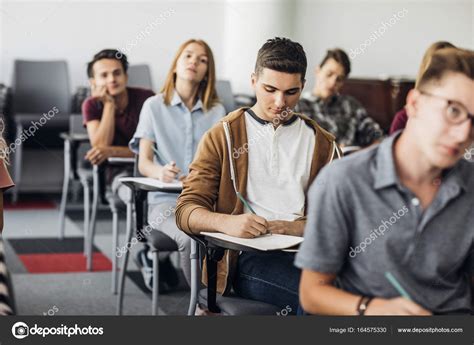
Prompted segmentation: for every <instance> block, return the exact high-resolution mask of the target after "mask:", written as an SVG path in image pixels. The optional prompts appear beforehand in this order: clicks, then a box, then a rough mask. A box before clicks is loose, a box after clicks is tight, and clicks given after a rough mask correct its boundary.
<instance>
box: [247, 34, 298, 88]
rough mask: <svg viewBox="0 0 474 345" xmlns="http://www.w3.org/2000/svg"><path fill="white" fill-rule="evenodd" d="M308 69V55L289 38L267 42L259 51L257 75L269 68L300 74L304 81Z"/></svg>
mask: <svg viewBox="0 0 474 345" xmlns="http://www.w3.org/2000/svg"><path fill="white" fill-rule="evenodd" d="M306 67H307V62H306V54H305V52H304V50H303V47H302V46H301V44H299V43H297V42H293V41H292V40H290V39H288V38H282V37H275V38H272V39H269V40H267V42H265V44H264V45H263V46H262V48H260V50H259V51H258V55H257V62H256V63H255V74H257V75H258V74H260V72H262V70H263V69H264V68H269V69H272V70H275V71H278V72H285V73H300V74H301V81H304V80H305V75H306Z"/></svg>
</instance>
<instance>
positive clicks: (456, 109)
mask: <svg viewBox="0 0 474 345" xmlns="http://www.w3.org/2000/svg"><path fill="white" fill-rule="evenodd" d="M420 93H421V94H422V95H425V96H428V97H433V98H437V99H441V100H443V101H445V102H446V106H445V108H444V117H445V119H446V120H447V121H448V122H449V123H450V124H452V125H460V124H461V123H463V122H465V121H466V120H469V119H470V120H471V125H472V128H471V131H472V132H474V114H471V113H469V111H468V110H467V109H466V107H465V106H464V105H463V104H461V103H459V102H457V101H453V100H450V99H448V98H446V97H443V96H439V95H434V94H432V93H429V92H426V91H420Z"/></svg>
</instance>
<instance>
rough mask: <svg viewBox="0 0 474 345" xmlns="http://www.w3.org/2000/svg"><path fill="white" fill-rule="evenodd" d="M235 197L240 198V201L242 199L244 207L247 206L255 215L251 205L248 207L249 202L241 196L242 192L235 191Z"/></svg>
mask: <svg viewBox="0 0 474 345" xmlns="http://www.w3.org/2000/svg"><path fill="white" fill-rule="evenodd" d="M237 197H238V198H239V199H240V201H242V203H243V204H244V205H245V207H247V208H248V209H249V210H250V212H252V213H253V214H255V215H257V214H256V213H255V211H254V210H253V208H252V207H250V205H249V203H248V202H247V200H245V199H244V197H243V196H242V194H240V193H239V192H237Z"/></svg>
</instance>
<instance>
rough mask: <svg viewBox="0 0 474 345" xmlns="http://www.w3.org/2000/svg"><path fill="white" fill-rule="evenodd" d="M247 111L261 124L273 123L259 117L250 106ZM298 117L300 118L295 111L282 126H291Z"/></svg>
mask: <svg viewBox="0 0 474 345" xmlns="http://www.w3.org/2000/svg"><path fill="white" fill-rule="evenodd" d="M246 111H247V113H249V115H250V116H252V118H253V119H254V120H255V121H257V122H258V123H259V124H261V125H266V124H269V123H271V121H267V120H264V119H261V118H260V117H258V116H257V114H255V112H254V111H253V110H252V109H250V108H248V109H247V110H246ZM297 119H298V116H296V114H294V113H293V116H292V117H291V118H290V119H289V120H288V121H286V122H284V123H282V126H289V125H291V124H292V123H293V122H295V121H296V120H297Z"/></svg>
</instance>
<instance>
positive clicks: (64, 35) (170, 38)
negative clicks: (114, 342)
mask: <svg viewBox="0 0 474 345" xmlns="http://www.w3.org/2000/svg"><path fill="white" fill-rule="evenodd" d="M0 3H1V5H0V21H1V22H0V49H1V59H0V82H3V83H6V84H10V81H11V69H12V61H13V59H15V58H25V59H66V60H67V61H68V62H69V66H70V72H71V84H72V87H73V88H75V87H76V86H78V85H84V84H86V82H87V79H86V74H85V63H86V62H87V61H88V60H89V59H90V58H91V57H92V55H93V54H94V53H95V52H97V51H98V50H100V49H102V48H105V47H125V45H126V44H127V43H129V42H131V41H133V40H134V38H135V37H136V36H137V35H138V34H139V33H140V31H141V30H143V29H145V28H146V27H147V25H149V23H150V22H152V21H153V20H155V19H156V18H158V17H159V15H160V14H163V13H165V11H166V10H168V9H170V8H171V9H173V10H174V14H173V15H172V16H171V17H169V18H167V19H166V20H164V21H163V23H162V24H160V25H159V26H158V27H156V28H155V29H153V30H151V31H150V35H148V36H146V37H145V38H144V39H143V40H141V41H140V42H139V43H138V45H137V46H136V47H133V48H132V49H131V51H130V52H129V54H128V56H129V60H130V61H131V63H142V62H145V63H149V64H150V65H151V67H152V71H153V78H154V85H155V89H157V88H159V86H160V85H161V83H162V81H163V78H164V75H165V73H166V71H167V69H168V67H169V64H170V62H171V59H172V57H173V55H174V53H175V51H176V49H177V47H178V46H179V44H180V43H182V42H183V41H184V40H186V39H188V38H190V37H200V38H203V39H205V40H206V41H208V43H209V44H210V46H211V47H212V49H213V51H214V54H215V57H216V61H217V73H218V76H219V77H225V78H229V79H231V80H232V82H233V85H234V89H235V91H237V92H249V91H250V87H249V75H250V73H251V69H252V68H253V65H254V63H255V57H256V53H257V49H258V47H259V46H260V45H261V44H263V42H264V41H265V38H269V37H272V36H275V35H288V37H290V38H293V39H295V40H298V41H300V42H301V43H302V44H303V46H304V48H305V50H306V52H307V55H308V62H309V69H308V74H307V79H308V82H309V85H308V86H309V87H310V85H312V83H313V81H314V78H313V73H312V71H313V68H314V65H316V64H317V63H318V62H319V61H320V60H321V58H322V56H323V55H324V52H325V51H326V49H327V48H331V47H335V46H339V47H342V48H344V49H346V50H347V51H348V52H349V51H350V50H351V49H354V48H356V47H357V46H358V45H359V44H361V43H363V42H364V41H365V40H367V39H368V38H369V36H370V35H371V33H372V32H373V31H374V30H376V29H377V28H378V27H379V26H380V25H381V24H380V23H381V22H382V21H389V19H390V17H391V16H392V15H393V14H395V13H396V12H398V11H400V10H403V9H404V8H406V10H407V12H406V15H405V17H404V18H402V19H400V20H399V21H398V22H397V23H396V24H394V25H393V26H392V27H390V28H388V29H386V32H385V33H384V34H383V36H381V37H380V38H378V39H377V40H376V41H375V42H374V43H372V44H371V45H370V47H368V49H367V50H366V51H365V53H364V54H360V55H358V56H357V57H355V58H354V59H353V76H371V77H378V76H380V75H407V76H414V75H415V73H416V70H417V68H418V64H419V62H420V59H421V56H422V54H423V51H424V50H425V49H426V47H427V46H428V45H429V44H430V43H431V42H433V41H436V40H440V39H443V40H450V41H452V42H453V43H454V44H457V45H460V46H465V47H470V48H471V49H473V48H474V0H433V1H427V0H411V1H407V0H405V1H394V0H366V1H360V0H352V1H351V0H344V1H341V0H314V1H309V0H260V1H253V2H251V1H247V0H226V1H222V0H221V1H217V0H216V1H213V0H206V1H199V0H187V1H182V0H180V1H165V0H155V1H117V0H102V1H94V0H89V1H77V0H58V1H41V0H40V1H33V0H30V1H24V0H0Z"/></svg>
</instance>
